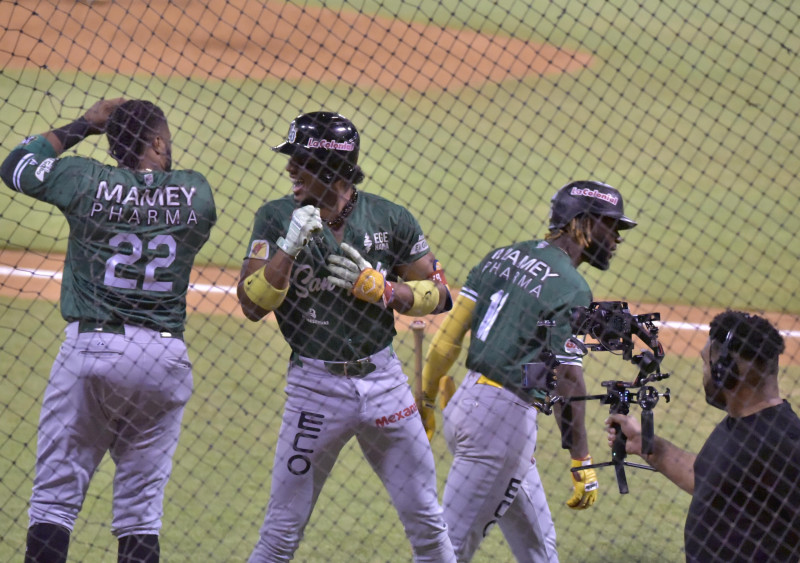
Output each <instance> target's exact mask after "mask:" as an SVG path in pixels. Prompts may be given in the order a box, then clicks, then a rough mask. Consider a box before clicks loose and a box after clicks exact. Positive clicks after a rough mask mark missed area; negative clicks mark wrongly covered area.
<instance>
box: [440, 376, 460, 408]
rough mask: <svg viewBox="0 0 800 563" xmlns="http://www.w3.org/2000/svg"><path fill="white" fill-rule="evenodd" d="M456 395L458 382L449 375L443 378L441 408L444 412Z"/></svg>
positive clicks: (441, 382) (441, 381)
mask: <svg viewBox="0 0 800 563" xmlns="http://www.w3.org/2000/svg"><path fill="white" fill-rule="evenodd" d="M455 393H456V382H455V381H454V380H453V378H452V377H451V376H449V375H445V376H443V377H442V378H441V379H440V380H439V408H440V409H442V410H444V408H445V407H446V406H447V403H449V402H450V399H451V398H452V397H453V395H455Z"/></svg>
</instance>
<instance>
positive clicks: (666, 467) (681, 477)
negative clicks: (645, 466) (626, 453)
mask: <svg viewBox="0 0 800 563" xmlns="http://www.w3.org/2000/svg"><path fill="white" fill-rule="evenodd" d="M642 457H643V458H644V459H645V460H646V461H647V462H648V463H649V464H650V465H651V466H652V467H653V468H654V469H656V470H658V472H659V473H662V474H663V475H664V476H665V477H666V478H667V479H669V480H670V481H672V482H673V483H675V484H676V485H678V487H680V488H681V489H683V490H684V491H686V492H687V493H689V494H693V493H694V462H695V459H696V458H697V456H696V455H695V454H693V453H690V452H687V451H686V450H683V449H681V448H679V447H678V446H676V445H675V444H673V443H672V442H670V441H669V440H665V439H664V438H660V437H658V436H656V437H655V439H654V441H653V453H652V454H649V455H643V456H642Z"/></svg>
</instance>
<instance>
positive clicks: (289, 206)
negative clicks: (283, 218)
mask: <svg viewBox="0 0 800 563" xmlns="http://www.w3.org/2000/svg"><path fill="white" fill-rule="evenodd" d="M295 207H296V206H295V202H294V198H292V196H289V195H287V196H283V197H280V198H278V199H271V200H269V201H265V202H264V203H262V204H261V206H259V208H258V212H259V213H280V214H282V215H283V214H285V213H286V212H287V211H288V212H289V215H291V214H292V211H294V209H295Z"/></svg>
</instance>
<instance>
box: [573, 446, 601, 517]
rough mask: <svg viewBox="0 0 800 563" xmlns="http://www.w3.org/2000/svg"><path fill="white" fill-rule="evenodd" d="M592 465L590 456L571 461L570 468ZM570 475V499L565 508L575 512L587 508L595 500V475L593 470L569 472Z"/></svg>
mask: <svg viewBox="0 0 800 563" xmlns="http://www.w3.org/2000/svg"><path fill="white" fill-rule="evenodd" d="M585 465H592V456H590V455H587V456H586V457H585V458H584V459H573V460H572V467H583V466H585ZM570 473H571V474H572V480H573V483H572V487H573V491H572V498H570V499H569V500H568V501H567V506H569V507H570V508H573V509H575V510H584V509H586V508H589V507H590V506H592V505H593V504H594V501H596V500H597V487H598V483H597V473H595V471H594V469H583V470H581V471H570Z"/></svg>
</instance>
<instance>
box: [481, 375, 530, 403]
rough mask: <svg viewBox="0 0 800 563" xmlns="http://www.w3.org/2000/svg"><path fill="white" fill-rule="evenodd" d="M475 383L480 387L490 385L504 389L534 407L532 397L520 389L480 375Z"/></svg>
mask: <svg viewBox="0 0 800 563" xmlns="http://www.w3.org/2000/svg"><path fill="white" fill-rule="evenodd" d="M475 383H480V384H481V385H490V386H492V387H497V388H498V389H505V390H507V391H510V392H511V393H513V394H514V395H516V396H517V397H518V398H520V399H522V400H523V401H525V402H526V403H527V404H529V405H533V406H536V403H535V399H534V397H532V396H531V395H530V394H529V393H528V392H526V391H525V390H524V389H522V388H521V387H514V386H511V385H501V384H500V383H498V382H496V381H494V380H493V379H489V378H488V377H486V376H485V375H481V376H480V377H478V380H477V381H476V382H475Z"/></svg>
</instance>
